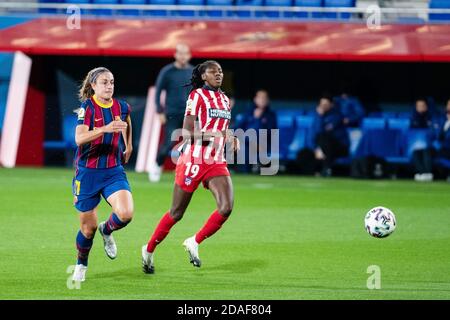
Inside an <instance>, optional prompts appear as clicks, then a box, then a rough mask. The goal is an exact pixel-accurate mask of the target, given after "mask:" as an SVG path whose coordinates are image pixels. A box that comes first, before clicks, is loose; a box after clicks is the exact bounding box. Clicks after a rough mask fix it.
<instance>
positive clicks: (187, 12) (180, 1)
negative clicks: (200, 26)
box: [178, 0, 205, 17]
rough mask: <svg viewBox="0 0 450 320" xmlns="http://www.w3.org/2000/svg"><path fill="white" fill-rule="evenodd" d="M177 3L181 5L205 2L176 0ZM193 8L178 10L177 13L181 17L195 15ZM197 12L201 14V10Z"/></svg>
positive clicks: (203, 0) (198, 4)
mask: <svg viewBox="0 0 450 320" xmlns="http://www.w3.org/2000/svg"><path fill="white" fill-rule="evenodd" d="M178 4H179V5H183V6H203V5H204V4H205V0H178ZM195 13H196V12H195V11H194V10H180V11H178V14H179V15H180V16H182V17H193V16H195ZM199 14H200V15H201V14H203V12H199Z"/></svg>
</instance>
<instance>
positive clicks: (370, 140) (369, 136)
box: [358, 129, 407, 163]
mask: <svg viewBox="0 0 450 320" xmlns="http://www.w3.org/2000/svg"><path fill="white" fill-rule="evenodd" d="M403 137H404V135H403V134H402V132H400V131H399V130H389V129H372V130H368V131H364V134H363V137H362V139H361V145H360V147H359V150H358V153H359V154H360V155H362V156H377V157H381V158H384V159H386V160H387V161H388V162H395V163H399V162H407V161H404V159H405V158H404V156H403V155H404V139H403Z"/></svg>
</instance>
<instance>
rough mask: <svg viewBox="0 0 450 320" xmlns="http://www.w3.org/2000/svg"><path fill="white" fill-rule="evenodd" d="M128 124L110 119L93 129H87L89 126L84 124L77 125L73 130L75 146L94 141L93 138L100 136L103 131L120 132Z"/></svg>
mask: <svg viewBox="0 0 450 320" xmlns="http://www.w3.org/2000/svg"><path fill="white" fill-rule="evenodd" d="M127 126H128V124H127V123H126V122H124V121H120V120H119V121H111V122H110V123H109V124H108V125H106V126H103V127H100V128H94V130H89V127H88V126H87V125H84V124H80V125H78V126H77V128H76V131H75V143H76V144H77V146H81V145H83V144H86V143H89V142H91V141H94V140H95V139H97V138H99V137H101V136H102V135H103V134H104V133H111V132H120V131H121V130H123V129H126V128H127Z"/></svg>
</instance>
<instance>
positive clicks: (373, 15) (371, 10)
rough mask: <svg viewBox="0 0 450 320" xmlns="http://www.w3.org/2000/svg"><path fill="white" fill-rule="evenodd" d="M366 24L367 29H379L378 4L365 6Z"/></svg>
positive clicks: (379, 13) (379, 15) (379, 14)
mask: <svg viewBox="0 0 450 320" xmlns="http://www.w3.org/2000/svg"><path fill="white" fill-rule="evenodd" d="M366 17H367V18H366V26H367V28H368V29H369V30H379V29H381V9H380V7H379V6H378V5H376V4H372V5H370V6H368V7H367V8H366Z"/></svg>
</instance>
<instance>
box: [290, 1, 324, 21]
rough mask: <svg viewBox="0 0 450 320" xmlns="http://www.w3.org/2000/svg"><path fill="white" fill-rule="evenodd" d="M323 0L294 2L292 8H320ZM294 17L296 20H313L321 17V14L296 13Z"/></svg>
mask: <svg viewBox="0 0 450 320" xmlns="http://www.w3.org/2000/svg"><path fill="white" fill-rule="evenodd" d="M322 1H323V0H294V6H296V7H322ZM294 16H295V17H297V18H314V19H318V18H321V17H322V13H321V12H306V11H304V12H301V11H300V12H296V13H294Z"/></svg>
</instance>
